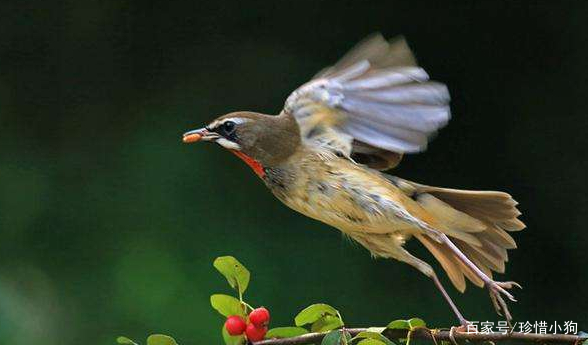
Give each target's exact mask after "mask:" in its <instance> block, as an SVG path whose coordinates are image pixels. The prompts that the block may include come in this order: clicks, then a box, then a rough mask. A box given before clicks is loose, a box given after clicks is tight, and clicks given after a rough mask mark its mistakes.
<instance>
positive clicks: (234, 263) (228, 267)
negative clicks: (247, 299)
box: [213, 256, 251, 295]
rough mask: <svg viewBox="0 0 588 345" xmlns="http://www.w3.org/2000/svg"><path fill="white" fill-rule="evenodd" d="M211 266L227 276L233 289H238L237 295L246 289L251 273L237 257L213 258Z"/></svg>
mask: <svg viewBox="0 0 588 345" xmlns="http://www.w3.org/2000/svg"><path fill="white" fill-rule="evenodd" d="M213 266H214V267H215V268H216V269H217V270H218V271H219V272H220V273H221V274H222V275H224V276H225V278H227V281H228V282H229V285H231V287H232V288H233V289H235V290H237V291H239V295H242V294H243V293H244V292H245V290H247V286H249V279H250V278H251V273H249V270H248V269H247V268H245V266H243V264H241V263H240V262H239V261H238V260H237V259H235V258H234V257H232V256H221V257H218V258H216V260H214V263H213Z"/></svg>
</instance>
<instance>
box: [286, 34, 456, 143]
mask: <svg viewBox="0 0 588 345" xmlns="http://www.w3.org/2000/svg"><path fill="white" fill-rule="evenodd" d="M363 46H365V48H362V47H363ZM364 51H365V53H362V52H364ZM370 54H371V55H370ZM390 54H392V55H393V54H396V55H397V56H390ZM357 59H359V60H357ZM402 62H404V63H407V64H409V65H405V66H402V65H398V63H402ZM410 64H414V58H412V54H411V53H410V50H409V49H408V46H407V45H406V43H405V42H404V41H403V40H398V41H396V42H395V43H393V44H390V43H388V42H386V41H385V40H383V38H382V37H381V36H376V37H374V38H371V39H370V40H368V41H366V42H364V43H363V44H361V45H360V46H358V48H356V49H355V50H354V51H352V52H351V53H350V54H349V56H346V57H344V58H343V59H342V60H341V62H340V63H338V64H336V65H335V66H334V67H330V68H327V69H326V70H324V72H321V73H319V75H318V77H317V78H316V79H313V80H311V81H310V82H308V83H306V84H304V85H303V86H301V87H300V88H298V89H297V90H296V91H294V92H293V93H292V94H291V95H290V97H288V99H287V100H286V104H285V107H284V111H285V112H287V113H290V114H292V115H294V117H296V119H298V120H299V122H300V124H301V127H304V126H305V124H307V123H312V126H317V125H318V126H325V127H329V128H332V129H334V130H336V131H338V132H340V133H342V134H343V133H344V134H346V135H345V136H344V138H342V139H343V140H351V141H353V140H357V141H360V142H363V143H367V144H369V145H371V146H373V147H374V148H378V149H384V150H389V151H393V152H397V153H416V152H420V151H424V150H425V149H426V146H427V141H428V139H429V138H430V137H431V136H432V135H433V134H434V133H436V131H437V130H438V129H439V128H441V127H443V126H445V125H446V124H447V122H448V121H449V119H450V117H451V115H450V109H449V100H450V97H449V91H448V90H447V87H446V86H445V85H443V84H441V83H438V82H432V81H429V75H428V74H427V73H426V72H425V70H424V69H422V68H420V67H417V66H413V65H410ZM325 110H327V113H328V114H327V116H326V117H325ZM318 113H321V119H324V118H329V117H331V118H330V121H326V122H325V121H323V120H322V121H323V123H315V122H313V121H303V119H304V118H307V117H309V116H313V115H317V114H318ZM302 132H303V133H309V132H310V129H308V128H306V130H304V128H303V131H302ZM306 139H309V138H306ZM350 147H351V146H350ZM352 150H353V149H352ZM347 154H349V155H351V154H352V152H348V153H347Z"/></svg>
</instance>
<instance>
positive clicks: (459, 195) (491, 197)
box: [390, 177, 525, 291]
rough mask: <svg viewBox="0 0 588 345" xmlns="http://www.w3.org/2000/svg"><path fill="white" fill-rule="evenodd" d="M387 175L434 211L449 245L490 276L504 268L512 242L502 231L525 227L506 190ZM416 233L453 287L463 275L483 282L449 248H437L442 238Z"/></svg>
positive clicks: (457, 286) (420, 202) (462, 286)
mask: <svg viewBox="0 0 588 345" xmlns="http://www.w3.org/2000/svg"><path fill="white" fill-rule="evenodd" d="M390 180H391V181H393V182H394V183H395V184H396V185H397V186H398V187H400V188H401V189H402V190H404V191H405V193H407V194H408V195H410V196H412V197H413V199H415V200H416V201H417V202H418V203H419V204H420V205H421V206H422V207H423V208H424V209H426V210H427V211H428V212H429V213H431V214H432V215H434V216H435V217H436V218H437V219H438V220H439V221H440V222H441V224H443V225H444V227H445V228H446V229H439V230H440V231H443V232H444V233H445V234H446V235H447V236H449V237H451V238H452V241H453V242H454V243H455V245H456V246H457V247H458V248H459V249H460V250H461V251H462V252H463V253H464V254H465V255H466V256H467V257H468V258H469V259H470V260H471V261H472V262H473V263H474V264H475V265H476V266H477V267H478V268H479V269H480V270H482V271H483V272H484V273H485V274H486V275H488V276H489V277H492V271H494V272H498V273H503V272H504V271H505V264H506V262H508V253H507V250H508V249H514V248H516V247H517V245H516V242H515V240H514V239H513V238H512V237H511V236H510V235H509V234H508V232H511V231H520V230H522V229H524V228H525V224H524V223H523V222H521V221H520V220H519V219H517V217H518V216H519V215H521V212H519V210H518V209H517V208H516V205H517V202H516V201H515V200H514V199H513V198H512V197H511V196H510V195H509V194H507V193H503V192H494V191H466V190H458V189H447V188H440V187H431V186H426V185H421V184H418V183H414V182H411V181H407V180H402V179H399V178H397V177H391V178H390ZM417 238H418V239H419V240H420V241H421V242H422V243H423V244H424V245H425V247H427V249H429V251H431V252H432V253H433V255H434V256H435V258H436V259H437V260H438V261H439V262H441V266H442V267H443V269H444V270H445V271H446V272H447V274H448V276H449V277H450V280H451V281H452V283H453V285H454V286H455V287H456V288H457V289H458V290H459V291H463V290H465V283H463V284H462V280H463V277H464V276H465V277H467V278H468V280H470V281H471V282H472V283H474V284H475V285H478V286H482V285H483V282H482V281H481V280H480V278H478V277H477V276H476V275H474V274H473V272H471V270H470V269H469V268H467V267H466V266H465V265H463V264H462V263H461V262H460V261H459V260H458V259H457V258H456V257H455V256H454V255H453V254H452V253H451V251H449V250H447V249H446V250H444V249H443V248H444V246H443V244H440V243H436V242H435V241H431V240H429V239H426V238H425V236H417ZM458 272H460V274H461V275H460V274H459V273H458ZM460 276H461V279H460V278H459V277H460Z"/></svg>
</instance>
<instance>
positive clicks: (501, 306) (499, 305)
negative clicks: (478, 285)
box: [486, 280, 522, 326]
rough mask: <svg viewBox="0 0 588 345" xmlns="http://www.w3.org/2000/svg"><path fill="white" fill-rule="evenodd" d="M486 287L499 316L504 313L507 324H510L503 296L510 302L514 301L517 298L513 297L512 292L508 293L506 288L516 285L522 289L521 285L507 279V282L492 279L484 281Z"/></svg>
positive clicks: (508, 312)
mask: <svg viewBox="0 0 588 345" xmlns="http://www.w3.org/2000/svg"><path fill="white" fill-rule="evenodd" d="M486 287H487V288H488V292H489V293H490V300H491V301H492V304H493V305H494V309H495V310H496V313H497V314H498V315H500V316H502V315H503V314H504V317H505V318H506V321H507V322H508V324H509V326H510V325H511V320H512V316H511V315H510V311H509V310H508V306H507V305H506V302H505V300H504V298H503V296H506V297H507V298H508V299H509V300H511V301H512V302H516V301H517V300H516V299H515V298H514V296H513V295H512V294H510V293H509V292H508V291H506V290H507V289H512V288H513V287H517V288H519V289H522V287H521V285H519V284H518V283H516V282H513V281H509V282H495V281H493V280H491V281H489V282H487V283H486Z"/></svg>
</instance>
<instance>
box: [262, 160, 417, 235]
mask: <svg viewBox="0 0 588 345" xmlns="http://www.w3.org/2000/svg"><path fill="white" fill-rule="evenodd" d="M266 173H267V175H266V178H265V181H266V184H267V185H268V187H269V188H270V189H271V190H272V192H273V193H274V195H276V197H278V199H280V200H281V201H282V202H283V203H284V204H286V205H287V206H289V207H290V208H292V209H294V210H296V211H298V212H300V213H302V214H304V215H306V216H308V217H310V218H314V219H316V220H319V221H321V222H324V223H327V224H329V225H331V226H333V227H336V228H338V229H339V230H341V231H343V232H345V233H348V234H352V233H354V232H358V231H360V232H377V233H395V232H401V233H404V234H407V235H409V234H410V233H411V232H413V230H414V229H413V228H414V226H413V225H410V224H407V223H406V222H405V221H404V220H403V217H404V216H403V214H404V213H405V210H403V209H402V207H401V206H400V205H399V201H398V200H396V199H397V195H395V193H394V192H395V191H394V190H393V189H394V188H395V187H394V186H393V185H392V184H390V183H389V182H388V181H386V180H385V179H383V178H380V177H379V176H378V175H377V174H374V173H371V172H369V171H367V170H365V169H364V168H362V167H360V166H357V165H355V164H352V163H348V162H347V161H344V160H342V159H335V160H324V159H320V157H319V158H315V159H312V157H311V158H310V159H309V158H308V157H307V159H303V160H300V161H299V162H297V164H291V165H290V166H287V167H283V168H282V169H281V170H275V171H268V170H266Z"/></svg>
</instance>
